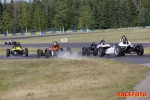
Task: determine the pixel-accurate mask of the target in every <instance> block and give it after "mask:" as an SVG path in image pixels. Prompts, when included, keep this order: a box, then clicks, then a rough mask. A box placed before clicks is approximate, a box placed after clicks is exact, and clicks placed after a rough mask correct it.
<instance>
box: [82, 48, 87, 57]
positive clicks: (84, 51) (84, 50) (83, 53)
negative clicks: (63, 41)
mask: <svg viewBox="0 0 150 100" xmlns="http://www.w3.org/2000/svg"><path fill="white" fill-rule="evenodd" d="M85 54H86V47H83V48H82V55H83V56H84V55H85Z"/></svg>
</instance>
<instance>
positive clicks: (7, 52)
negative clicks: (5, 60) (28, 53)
mask: <svg viewBox="0 0 150 100" xmlns="http://www.w3.org/2000/svg"><path fill="white" fill-rule="evenodd" d="M9 56H10V49H7V50H6V57H9Z"/></svg>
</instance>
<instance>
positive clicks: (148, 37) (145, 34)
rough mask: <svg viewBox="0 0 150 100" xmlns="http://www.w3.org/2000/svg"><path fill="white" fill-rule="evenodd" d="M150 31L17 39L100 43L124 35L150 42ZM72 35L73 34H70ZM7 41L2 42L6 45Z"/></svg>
mask: <svg viewBox="0 0 150 100" xmlns="http://www.w3.org/2000/svg"><path fill="white" fill-rule="evenodd" d="M149 32H150V29H136V30H134V29H133V30H112V31H110V30H107V31H99V33H93V34H80V35H65V36H48V37H37V38H29V39H18V40H17V39H15V41H19V42H21V43H22V44H24V43H50V42H53V41H58V42H61V38H67V39H68V42H91V41H95V42H99V41H100V40H102V39H103V38H104V39H105V40H106V42H119V40H120V38H121V36H122V35H126V37H127V38H128V40H129V41H130V42H150V33H149ZM70 34H71V33H70ZM5 41H6V40H0V43H1V44H4V42H5Z"/></svg>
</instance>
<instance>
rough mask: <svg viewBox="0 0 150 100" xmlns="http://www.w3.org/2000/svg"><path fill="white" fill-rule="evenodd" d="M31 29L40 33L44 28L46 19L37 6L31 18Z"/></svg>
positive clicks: (42, 11)
mask: <svg viewBox="0 0 150 100" xmlns="http://www.w3.org/2000/svg"><path fill="white" fill-rule="evenodd" d="M33 28H34V29H36V30H38V31H40V30H45V28H46V18H45V13H44V10H43V9H42V8H40V6H39V5H37V6H36V9H35V11H34V16H33Z"/></svg>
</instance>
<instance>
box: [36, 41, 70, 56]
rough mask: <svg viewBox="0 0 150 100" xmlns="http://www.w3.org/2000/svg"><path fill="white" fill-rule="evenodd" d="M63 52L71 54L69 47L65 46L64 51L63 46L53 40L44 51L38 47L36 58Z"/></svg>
mask: <svg viewBox="0 0 150 100" xmlns="http://www.w3.org/2000/svg"><path fill="white" fill-rule="evenodd" d="M64 52H67V53H69V54H71V48H70V47H67V48H66V51H64V50H63V48H62V47H61V46H60V45H59V44H58V43H57V42H56V41H54V42H53V45H52V46H51V47H49V48H46V49H45V51H43V50H41V49H38V50H37V56H38V58H40V57H41V56H45V58H49V57H50V56H58V55H61V54H63V53H64Z"/></svg>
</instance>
